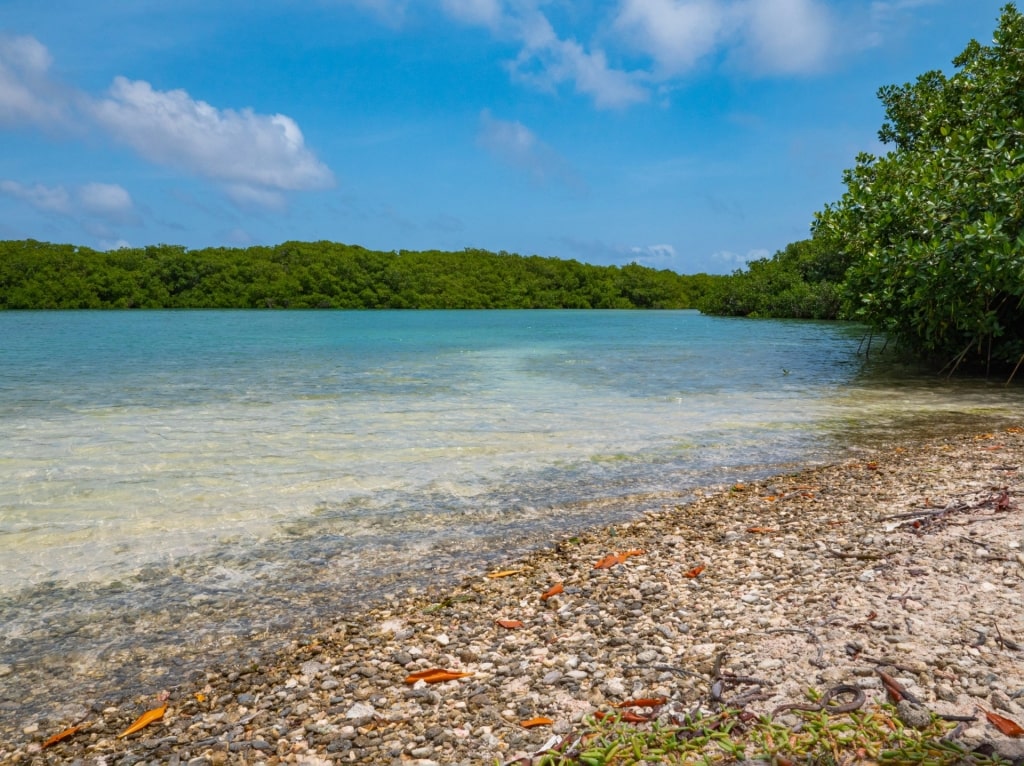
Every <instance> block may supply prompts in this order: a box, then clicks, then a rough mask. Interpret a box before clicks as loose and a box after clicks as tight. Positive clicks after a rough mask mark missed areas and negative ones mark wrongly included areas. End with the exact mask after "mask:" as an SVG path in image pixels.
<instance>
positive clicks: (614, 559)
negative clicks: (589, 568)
mask: <svg viewBox="0 0 1024 766" xmlns="http://www.w3.org/2000/svg"><path fill="white" fill-rule="evenodd" d="M622 561H623V559H622V557H621V556H619V555H618V554H617V553H609V554H608V555H607V556H605V557H604V558H603V559H601V560H600V561H598V562H597V563H596V564H594V569H611V568H612V567H613V566H615V565H616V564H621V563H622Z"/></svg>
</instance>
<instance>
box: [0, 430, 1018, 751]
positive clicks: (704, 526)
mask: <svg viewBox="0 0 1024 766" xmlns="http://www.w3.org/2000/svg"><path fill="white" fill-rule="evenodd" d="M1022 426H1024V424H1021V423H1004V424H1001V425H1000V426H999V427H998V428H995V429H993V430H992V431H988V432H985V433H973V434H966V435H959V436H955V437H943V438H934V439H930V440H924V441H912V442H911V441H908V442H905V443H902V444H899V445H898V446H892V445H889V446H884V447H883V446H880V447H878V448H877V449H862V450H860V452H859V454H857V455H856V456H855V457H853V458H848V459H844V460H843V461H842V462H838V463H836V464H832V465H827V466H824V467H818V468H811V469H807V470H804V471H800V472H797V473H793V474H788V475H783V476H776V477H773V478H770V479H765V480H762V481H756V482H750V483H746V484H737V485H730V486H720V487H714V488H709V489H707V490H704V491H702V492H700V493H698V496H697V497H696V499H695V500H694V501H693V502H691V503H687V504H685V505H680V506H678V507H676V506H673V507H667V508H664V509H661V510H659V511H654V512H648V513H646V514H644V515H642V516H641V517H639V518H636V519H635V520H632V521H629V522H625V523H620V524H615V525H614V526H610V527H606V528H601V529H594V530H591V531H588V532H586V533H584V534H580V535H577V536H573V537H567V538H564V539H560V540H557V541H553V542H552V543H551V545H549V546H547V547H545V548H543V549H540V550H537V551H535V552H533V553H531V554H530V555H528V556H527V557H525V558H520V559H515V560H509V561H507V562H502V563H501V565H500V566H497V567H495V566H493V565H491V564H488V565H487V566H481V567H480V569H479V571H471V572H467V573H466V574H465V576H464V577H463V579H461V581H459V582H458V583H456V584H455V585H444V586H439V587H436V588H432V589H428V590H427V591H425V592H420V593H417V594H414V595H391V596H388V597H386V598H385V599H383V600H382V601H381V602H380V603H376V604H372V605H368V606H367V607H366V608H365V609H364V610H362V611H358V612H352V611H350V612H348V613H344V614H338V615H337V616H336V618H335V619H334V620H333V622H332V623H331V624H330V625H328V626H326V627H325V628H324V629H323V630H321V631H319V632H318V633H317V634H315V635H313V636H304V637H302V638H301V639H298V640H295V641H294V642H293V643H292V644H291V645H290V646H288V647H287V648H286V649H284V650H281V651H276V652H274V653H272V654H270V655H268V656H265V657H261V658H259V659H258V660H257V661H252V662H247V663H245V664H241V665H238V666H228V667H210V668H208V669H207V670H206V672H205V674H204V675H203V676H202V677H200V678H190V679H189V680H188V682H187V683H183V684H181V685H179V686H174V687H171V688H154V689H152V691H151V693H150V694H148V695H144V696H139V697H138V698H135V699H130V700H124V701H121V702H119V703H118V704H109V703H108V702H105V701H102V700H90V699H78V698H76V694H75V690H74V689H61V690H55V691H54V703H53V706H52V710H50V711H48V712H46V713H44V714H42V715H38V714H33V715H31V716H23V715H19V711H18V706H17V701H16V700H11V699H4V700H3V709H2V711H0V762H2V763H12V764H33V765H34V764H58V763H60V764H65V763H69V764H81V765H82V766H87V765H88V766H91V765H93V764H95V765H97V766H98V765H99V764H105V765H110V766H113V764H119V765H121V764H123V765H125V766H128V765H129V764H150V763H153V764H156V763H161V764H163V763H170V764H193V765H195V766H200V765H202V764H228V763H239V764H267V765H268V766H270V765H271V764H310V765H319V764H335V763H359V764H396V765H398V764H402V765H403V766H406V765H408V764H419V766H431V765H433V764H438V765H441V764H506V763H522V764H531V763H534V762H536V759H537V758H538V757H539V754H541V753H543V752H545V750H546V748H550V747H551V744H552V743H553V742H556V741H558V740H565V739H566V738H568V737H571V735H572V733H573V732H574V731H575V730H577V729H578V728H580V727H581V726H584V725H585V722H586V721H587V720H589V719H590V717H592V716H593V715H594V714H599V713H602V712H609V711H614V710H616V709H618V708H617V706H619V705H621V703H623V702H625V701H628V700H636V699H648V700H654V699H658V700H663V702H661V703H660V704H659V705H658V706H657V709H656V710H653V711H649V712H650V714H651V717H652V718H653V717H655V716H656V717H657V720H660V721H662V722H671V720H672V717H673V716H677V715H682V714H683V713H685V712H687V711H694V710H703V711H709V712H712V711H715V710H720V709H722V708H723V707H732V708H739V709H743V710H745V711H749V712H750V713H751V714H754V715H758V716H760V715H771V714H772V713H777V715H778V716H779V717H780V718H781V720H783V721H785V720H787V719H788V718H789V717H791V716H792V714H791V713H790V712H789V711H786V710H785V709H784V708H785V706H786V705H788V704H794V703H801V702H806V701H807V698H808V697H807V693H808V690H809V689H817V690H821V691H823V690H827V689H831V688H834V687H837V686H840V685H846V686H854V687H857V689H859V690H860V691H861V692H863V695H864V705H865V706H867V707H869V708H870V707H871V706H878V705H881V704H883V703H884V702H885V701H886V692H885V689H884V686H883V683H882V681H881V680H880V675H879V673H878V671H879V670H883V671H884V672H885V673H887V674H888V675H889V676H890V677H892V678H895V679H896V680H897V681H898V682H899V683H900V684H901V685H902V687H903V688H905V689H907V690H909V691H910V692H912V694H913V696H914V697H915V698H916V699H918V700H919V703H920V705H921V706H923V707H924V708H925V709H926V710H927V711H930V712H932V713H935V714H939V715H950V716H960V717H970V716H972V715H975V714H977V712H978V710H979V709H982V710H988V711H995V712H997V713H999V714H1000V715H1003V716H1005V717H1007V718H1009V719H1012V720H1014V721H1016V722H1018V723H1022V724H1024V427H1022ZM439 671H445V672H446V674H447V675H442V676H440V677H439V676H438V672H439ZM16 672H17V669H16V668H11V667H3V668H0V674H2V676H11V675H13V674H14V673H16ZM2 676H0V686H2V685H3V683H4V678H3V677H2ZM445 679H447V680H445ZM744 679H746V680H744ZM750 679H753V681H751V680H750ZM780 708H783V710H782V712H778V711H779V710H780ZM147 711H159V715H157V714H155V713H154V714H151V716H150V717H151V718H152V719H153V720H152V721H150V722H148V723H146V724H145V725H142V726H141V727H139V729H138V730H137V731H135V732H133V733H130V734H126V735H123V736H119V735H122V734H123V733H124V732H125V731H126V730H127V729H128V728H129V727H130V726H131V725H132V724H133V722H136V721H138V720H139V719H140V716H143V715H144V714H145V713H146V712H147ZM794 723H796V720H795V719H794ZM641 725H643V724H641ZM960 729H961V730H960V731H959V732H958V738H959V740H960V741H961V742H962V743H964V746H965V747H968V748H973V747H985V748H987V751H986V752H994V753H996V754H998V755H1000V756H1001V757H1004V758H1006V759H1007V760H1010V761H1013V760H1015V759H1024V744H1022V740H1021V739H1020V738H1012V737H1009V736H1006V735H1004V734H1002V733H1001V732H999V731H998V730H997V729H996V728H995V727H993V726H992V725H991V724H989V723H988V722H987V721H986V719H985V718H984V717H983V716H980V715H978V716H976V717H975V720H973V721H966V722H964V724H963V726H962V727H960ZM62 734H63V736H60V735H62Z"/></svg>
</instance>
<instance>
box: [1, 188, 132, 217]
mask: <svg viewBox="0 0 1024 766" xmlns="http://www.w3.org/2000/svg"><path fill="white" fill-rule="evenodd" d="M0 194H3V195H5V196H7V197H11V198H13V199H17V200H21V201H22V202H25V203H26V204H28V205H30V206H31V207H33V208H35V209H36V210H38V211H40V212H42V213H50V214H58V215H62V216H68V217H70V218H73V219H75V220H77V221H78V223H79V224H81V225H82V226H83V227H87V226H88V225H90V222H92V223H96V222H103V223H109V224H131V223H137V222H138V220H139V217H138V214H137V213H136V211H135V204H134V203H133V201H132V198H131V195H130V194H129V193H128V192H127V191H126V190H125V189H124V188H123V187H121V186H119V185H117V184H106V183H97V182H94V183H88V184H84V185H83V186H79V187H73V188H72V189H71V190H70V191H69V190H68V189H67V188H65V187H64V186H61V185H58V186H46V185H45V184H38V183H37V184H32V185H31V186H26V185H25V184H21V183H19V182H17V181H11V180H5V181H0Z"/></svg>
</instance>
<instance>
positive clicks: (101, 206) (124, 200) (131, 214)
mask: <svg viewBox="0 0 1024 766" xmlns="http://www.w3.org/2000/svg"><path fill="white" fill-rule="evenodd" d="M78 200H79V203H80V205H81V207H82V210H84V211H85V212H86V213H89V214H90V215H95V216H99V217H100V218H106V219H107V220H110V221H115V222H127V221H130V220H132V219H134V218H135V208H134V205H133V204H132V197H131V195H130V194H129V193H128V192H127V191H125V189H124V187H122V186H119V185H117V184H103V183H89V184H85V186H83V187H82V188H81V189H79V191H78Z"/></svg>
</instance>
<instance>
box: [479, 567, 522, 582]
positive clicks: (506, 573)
mask: <svg viewBox="0 0 1024 766" xmlns="http://www.w3.org/2000/svg"><path fill="white" fill-rule="evenodd" d="M522 571H523V570H522V569H502V570H501V571H500V572H490V573H489V574H488V575H487V576H488V577H489V578H490V579H492V580H496V579H497V578H499V577H511V576H512V575H514V574H519V573H520V572H522Z"/></svg>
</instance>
